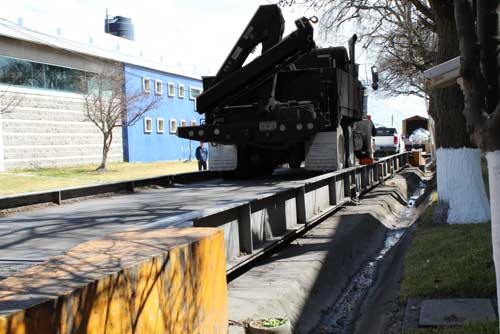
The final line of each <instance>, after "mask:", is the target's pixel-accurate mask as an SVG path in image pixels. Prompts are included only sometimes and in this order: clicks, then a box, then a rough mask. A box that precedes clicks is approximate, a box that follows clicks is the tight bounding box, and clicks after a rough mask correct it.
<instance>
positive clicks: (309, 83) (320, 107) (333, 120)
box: [177, 5, 378, 176]
mask: <svg viewBox="0 0 500 334" xmlns="http://www.w3.org/2000/svg"><path fill="white" fill-rule="evenodd" d="M315 22H317V18H315V17H313V18H305V17H302V18H299V19H298V20H296V21H295V26H296V30H294V31H293V32H292V33H290V34H289V35H288V36H286V37H284V38H283V37H282V36H283V31H284V19H283V16H282V13H281V9H280V8H279V7H278V6H277V5H263V6H260V7H259V8H258V10H257V11H256V13H255V14H254V16H253V18H252V19H251V20H250V23H249V24H248V25H247V26H246V28H245V29H244V31H243V33H242V34H241V36H240V38H239V39H238V41H237V42H236V44H235V45H234V47H233V49H232V50H231V52H230V53H229V55H228V56H227V58H226V60H225V61H224V63H223V64H222V66H221V67H220V70H219V71H218V72H217V74H216V75H215V76H208V77H203V92H202V93H201V94H200V95H199V96H198V97H197V99H196V108H197V112H198V113H200V114H204V115H205V121H204V123H203V124H200V125H196V126H185V127H179V128H178V129H177V135H178V136H179V137H181V138H186V139H190V140H196V141H203V142H208V143H211V146H210V148H209V169H211V170H219V171H221V170H225V171H228V170H234V171H236V172H237V174H239V175H243V176H251V175H262V174H268V173H271V172H272V171H273V169H274V168H275V167H276V166H279V165H282V164H288V165H289V166H290V167H292V168H297V167H300V166H301V165H302V164H304V167H305V168H306V169H309V170H318V171H333V170H337V169H342V168H345V167H348V166H352V165H354V164H355V163H356V161H361V162H363V161H364V162H367V161H368V162H369V161H370V160H371V159H372V158H373V149H372V139H371V136H372V135H373V123H372V122H371V120H369V119H368V118H367V115H366V109H365V108H364V107H363V106H364V103H363V99H364V98H365V94H366V92H365V90H366V87H364V86H363V85H362V84H361V82H360V81H359V80H358V65H357V64H356V63H355V43H356V39H357V37H356V35H354V36H353V37H352V38H351V39H350V40H349V52H348V51H347V49H346V48H345V47H328V48H317V47H316V44H315V42H314V39H313V32H314V29H313V26H312V23H315ZM259 44H261V45H262V53H261V55H260V56H257V57H256V58H255V59H253V60H252V61H250V62H249V63H248V64H245V65H244V63H245V61H246V59H247V58H248V56H249V55H250V54H251V53H252V51H253V50H254V49H255V48H256V46H258V45H259ZM372 77H373V84H372V87H373V88H374V89H376V87H377V81H378V75H377V73H376V68H372ZM358 159H359V160H358Z"/></svg>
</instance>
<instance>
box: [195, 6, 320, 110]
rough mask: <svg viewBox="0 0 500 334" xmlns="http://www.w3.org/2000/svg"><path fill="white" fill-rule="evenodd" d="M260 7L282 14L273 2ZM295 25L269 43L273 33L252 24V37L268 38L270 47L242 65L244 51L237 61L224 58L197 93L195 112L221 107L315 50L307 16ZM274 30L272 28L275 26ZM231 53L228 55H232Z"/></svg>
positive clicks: (257, 16)
mask: <svg viewBox="0 0 500 334" xmlns="http://www.w3.org/2000/svg"><path fill="white" fill-rule="evenodd" d="M262 7H264V8H266V7H270V8H275V10H277V11H278V13H279V15H278V17H281V11H280V9H279V7H277V6H276V5H267V6H261V7H260V8H262ZM260 8H259V10H257V13H256V14H255V15H254V17H253V19H252V21H251V22H254V21H255V22H260V20H259V15H261V14H259V13H262V12H261V9H260ZM265 13H267V12H265ZM266 17H270V16H269V14H266ZM271 17H276V13H274V14H273V15H271ZM281 19H282V17H281ZM267 25H272V24H271V23H270V22H267ZM295 25H296V27H297V29H296V30H295V31H294V32H292V33H291V34H290V35H288V36H286V37H285V38H284V39H281V40H279V39H278V42H277V43H276V44H274V45H272V46H271V43H272V42H273V41H274V40H276V39H277V35H276V33H273V34H269V32H267V33H258V32H257V31H256V30H255V29H256V27H260V28H261V29H264V30H266V29H267V30H269V29H268V28H267V27H266V26H265V25H264V26H255V27H254V28H253V29H252V31H253V34H254V35H255V36H268V37H269V38H268V39H267V40H266V45H265V46H266V48H269V49H268V50H266V51H265V52H263V53H262V55H260V56H259V57H257V58H255V59H254V60H253V61H252V62H250V63H249V64H247V65H246V66H244V67H241V64H243V62H244V61H245V59H246V56H248V54H247V55H246V56H245V54H243V56H242V58H238V59H239V60H238V62H237V63H236V62H234V63H231V62H228V60H226V62H225V63H224V65H223V67H222V68H221V70H220V71H219V73H218V74H217V76H216V77H215V78H214V79H213V80H211V82H210V84H209V87H205V91H204V92H203V93H202V94H200V95H199V96H198V98H197V110H198V112H199V113H200V114H203V113H210V112H214V111H216V110H219V109H222V108H224V107H225V106H227V105H229V104H230V103H231V102H233V101H234V100H235V99H237V97H238V96H241V95H242V94H244V93H245V91H246V90H248V89H251V88H253V87H256V86H257V85H259V84H260V83H262V82H264V81H265V80H267V79H269V78H270V77H272V76H273V75H274V74H276V73H277V72H278V71H280V70H281V69H283V68H284V67H285V66H288V65H289V64H291V63H293V62H294V61H296V60H297V59H298V58H299V57H300V56H302V55H304V54H307V53H309V52H310V51H311V50H312V49H314V48H315V43H314V39H313V32H314V29H313V27H312V25H311V22H310V21H309V20H308V19H307V18H305V17H302V18H300V19H298V20H296V21H295ZM249 26H250V25H249ZM278 26H281V25H278ZM247 29H248V27H247ZM280 29H281V28H280ZM273 31H275V29H274V30H273ZM243 36H245V33H243V35H242V37H241V38H240V40H239V41H238V43H240V41H241V40H242V39H244V38H243ZM271 36H272V37H271ZM259 40H261V38H257V39H255V40H253V42H252V43H248V45H247V46H249V45H257V44H258V41H259ZM238 43H237V44H236V46H235V48H233V51H232V52H231V54H233V53H234V51H235V50H237V48H238ZM255 43H256V44H255ZM263 46H264V45H263ZM253 47H254V46H252V49H253ZM242 50H243V48H242ZM245 50H247V51H248V53H249V52H250V51H251V50H249V49H248V47H247V48H246V49H245ZM247 51H245V52H247ZM242 52H243V51H242ZM231 54H230V56H229V57H228V58H231ZM236 54H238V52H236ZM242 59H243V60H242ZM240 63H241V64H240ZM238 64H239V65H238Z"/></svg>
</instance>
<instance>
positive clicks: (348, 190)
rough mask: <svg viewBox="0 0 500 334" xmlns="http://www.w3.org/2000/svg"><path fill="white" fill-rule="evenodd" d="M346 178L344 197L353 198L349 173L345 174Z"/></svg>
mask: <svg viewBox="0 0 500 334" xmlns="http://www.w3.org/2000/svg"><path fill="white" fill-rule="evenodd" d="M343 177H344V197H349V198H351V177H350V174H349V173H345V174H344V175H343Z"/></svg>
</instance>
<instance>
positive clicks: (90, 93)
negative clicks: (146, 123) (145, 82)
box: [82, 70, 160, 171]
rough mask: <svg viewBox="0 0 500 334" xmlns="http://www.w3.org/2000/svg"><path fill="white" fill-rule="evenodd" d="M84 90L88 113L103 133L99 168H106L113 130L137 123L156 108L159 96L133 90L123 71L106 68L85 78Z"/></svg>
mask: <svg viewBox="0 0 500 334" xmlns="http://www.w3.org/2000/svg"><path fill="white" fill-rule="evenodd" d="M125 87H126V88H127V91H126V90H125ZM82 89H84V91H85V93H84V101H85V103H84V105H85V116H86V118H87V119H88V120H90V121H91V122H92V123H94V124H95V126H96V127H97V128H98V129H99V131H100V132H101V134H102V140H103V143H102V160H101V164H100V165H99V167H97V170H98V171H106V166H107V160H108V154H109V150H110V148H111V143H112V141H113V130H114V129H115V128H117V127H127V126H131V125H134V124H135V123H136V122H137V121H138V120H139V119H141V117H142V116H143V115H144V114H145V113H147V112H148V111H151V110H154V109H156V108H157V107H158V105H159V102H160V99H159V97H158V96H155V95H153V96H152V97H151V96H150V94H149V93H144V92H142V90H141V89H140V88H138V89H135V90H134V88H133V86H132V85H131V84H129V83H127V82H126V81H125V75H124V73H123V71H121V70H105V71H103V72H101V73H99V74H96V75H93V76H91V77H87V78H83V79H82Z"/></svg>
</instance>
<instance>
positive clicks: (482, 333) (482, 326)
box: [404, 321, 498, 334]
mask: <svg viewBox="0 0 500 334" xmlns="http://www.w3.org/2000/svg"><path fill="white" fill-rule="evenodd" d="M443 333H447V334H498V321H488V322H476V323H468V324H465V326H464V327H439V328H420V329H411V330H406V331H404V334H443Z"/></svg>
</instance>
